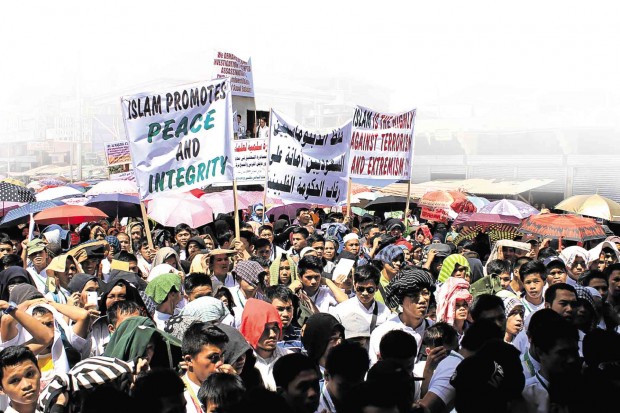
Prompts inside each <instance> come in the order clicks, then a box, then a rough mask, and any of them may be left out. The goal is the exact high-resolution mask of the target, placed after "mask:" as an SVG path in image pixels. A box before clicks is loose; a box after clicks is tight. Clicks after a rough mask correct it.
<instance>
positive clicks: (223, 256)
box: [209, 248, 238, 288]
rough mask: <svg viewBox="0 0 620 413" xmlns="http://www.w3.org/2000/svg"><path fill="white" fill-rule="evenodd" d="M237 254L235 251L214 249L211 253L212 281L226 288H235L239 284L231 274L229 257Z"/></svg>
mask: <svg viewBox="0 0 620 413" xmlns="http://www.w3.org/2000/svg"><path fill="white" fill-rule="evenodd" d="M234 253H235V251H234V250H225V249H219V248H218V249H214V250H213V251H211V252H210V253H209V267H210V270H211V280H213V281H214V282H215V281H217V282H218V283H220V284H222V285H224V287H226V288H231V287H234V286H236V285H238V284H237V281H236V280H235V277H233V275H232V274H231V273H230V259H229V257H230V256H232V255H233V254H234Z"/></svg>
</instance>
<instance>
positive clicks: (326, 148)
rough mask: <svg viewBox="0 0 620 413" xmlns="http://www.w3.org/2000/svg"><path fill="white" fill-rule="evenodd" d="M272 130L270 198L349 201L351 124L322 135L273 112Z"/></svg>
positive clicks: (301, 200) (326, 201) (322, 203)
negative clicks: (348, 177)
mask: <svg viewBox="0 0 620 413" xmlns="http://www.w3.org/2000/svg"><path fill="white" fill-rule="evenodd" d="M270 127H271V142H270V145H269V157H268V162H269V171H268V181H267V190H268V195H270V196H274V197H279V198H281V199H284V200H288V201H294V202H305V203H314V204H319V205H336V204H338V203H340V202H342V201H345V200H346V197H347V184H348V179H347V165H348V163H347V162H348V156H347V154H348V149H349V138H350V136H351V122H349V123H347V124H346V125H344V126H343V127H341V128H339V129H335V130H332V131H331V132H329V133H325V134H319V133H314V132H311V131H309V130H307V129H305V128H304V127H302V126H299V125H298V124H297V123H296V122H294V121H292V120H290V119H288V118H286V117H285V116H284V115H280V114H278V113H276V112H275V111H273V112H272V124H271V126H270Z"/></svg>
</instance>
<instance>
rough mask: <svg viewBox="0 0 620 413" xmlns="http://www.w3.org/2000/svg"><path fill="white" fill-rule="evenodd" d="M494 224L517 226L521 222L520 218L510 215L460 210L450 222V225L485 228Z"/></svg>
mask: <svg viewBox="0 0 620 413" xmlns="http://www.w3.org/2000/svg"><path fill="white" fill-rule="evenodd" d="M494 224H507V225H515V226H517V225H519V224H521V220H520V219H519V218H517V217H513V216H511V215H500V214H481V213H480V212H461V213H460V214H459V215H458V216H457V217H456V219H455V220H454V222H453V223H452V226H454V227H462V226H466V227H474V226H476V225H480V226H482V227H483V228H485V227H488V226H489V225H494Z"/></svg>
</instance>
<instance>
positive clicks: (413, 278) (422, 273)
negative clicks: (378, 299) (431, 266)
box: [385, 247, 435, 308]
mask: <svg viewBox="0 0 620 413" xmlns="http://www.w3.org/2000/svg"><path fill="white" fill-rule="evenodd" d="M396 248H398V247H396ZM398 249H399V250H400V248H398ZM401 254H402V252H401ZM424 288H427V289H428V290H429V291H430V292H433V291H435V281H434V280H433V277H432V276H431V274H430V272H428V271H427V270H425V269H423V268H419V267H414V266H412V265H408V266H406V267H404V268H402V269H401V270H400V271H399V272H398V274H396V277H394V278H393V279H392V281H390V283H389V284H388V285H387V286H386V287H385V304H386V305H387V306H388V307H390V308H398V306H399V305H401V304H402V303H403V298H404V297H406V296H408V295H410V294H413V293H417V292H419V291H420V290H422V289H424Z"/></svg>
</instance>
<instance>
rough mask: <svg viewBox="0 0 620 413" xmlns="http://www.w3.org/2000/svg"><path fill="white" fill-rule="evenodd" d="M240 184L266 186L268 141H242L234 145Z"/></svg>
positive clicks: (236, 169) (237, 176) (236, 172)
mask: <svg viewBox="0 0 620 413" xmlns="http://www.w3.org/2000/svg"><path fill="white" fill-rule="evenodd" d="M233 145H234V151H235V155H234V156H235V179H237V183H238V184H265V173H266V172H267V139H241V140H236V141H234V143H233Z"/></svg>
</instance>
